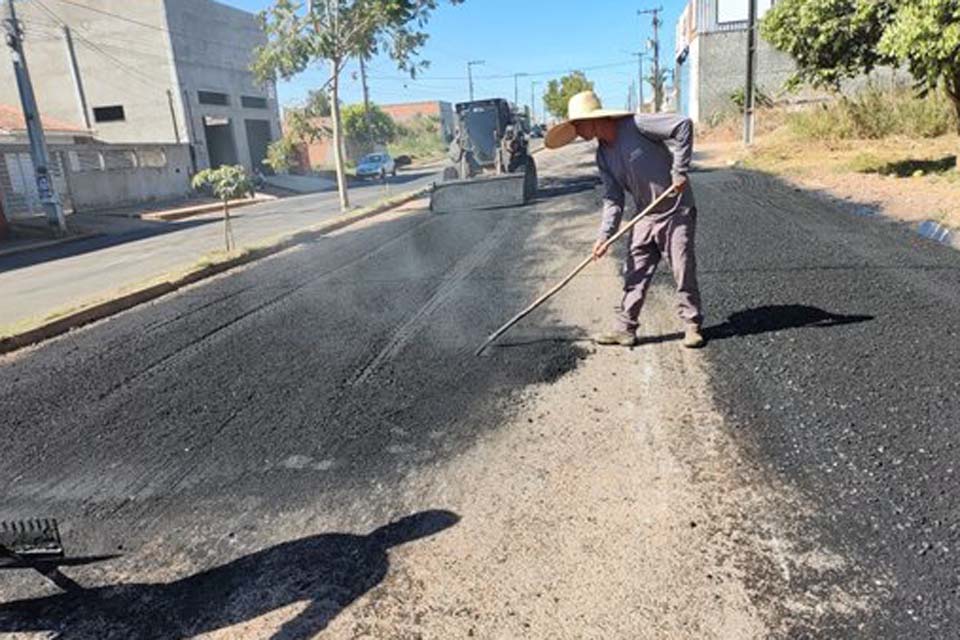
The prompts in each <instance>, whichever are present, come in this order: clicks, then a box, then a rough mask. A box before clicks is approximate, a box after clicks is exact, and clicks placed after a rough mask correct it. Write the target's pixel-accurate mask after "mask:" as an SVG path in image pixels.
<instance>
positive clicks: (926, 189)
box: [697, 109, 960, 228]
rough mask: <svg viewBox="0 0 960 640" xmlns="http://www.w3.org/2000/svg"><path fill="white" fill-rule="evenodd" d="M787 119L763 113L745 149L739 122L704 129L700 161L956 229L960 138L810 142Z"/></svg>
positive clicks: (959, 202) (778, 113)
mask: <svg viewBox="0 0 960 640" xmlns="http://www.w3.org/2000/svg"><path fill="white" fill-rule="evenodd" d="M791 117H792V116H791V114H790V113H787V112H784V111H783V110H782V109H781V110H776V109H775V110H764V111H761V112H760V113H759V114H758V118H757V138H756V143H755V144H754V145H753V146H752V147H751V148H750V149H747V148H745V147H744V146H743V145H742V144H741V143H740V139H741V136H742V121H740V120H739V119H737V120H728V121H726V122H723V123H720V124H718V125H717V126H715V127H712V128H709V129H707V130H704V131H703V132H701V134H700V135H699V136H698V145H697V147H698V161H699V162H700V163H701V164H703V165H706V166H733V165H735V166H739V167H743V168H747V169H751V170H755V171H762V172H765V173H771V174H774V175H778V176H782V177H784V178H787V179H789V180H790V181H792V182H794V183H796V184H797V185H798V186H800V187H805V188H811V189H821V190H826V191H828V192H830V193H831V194H833V195H835V196H837V197H840V198H844V199H847V200H851V201H854V202H861V203H863V204H867V205H869V206H873V207H876V208H877V209H879V210H880V211H881V212H882V213H883V214H885V215H888V216H891V217H894V218H897V219H900V220H904V221H910V222H913V221H917V220H927V219H933V220H937V221H939V222H942V223H945V224H947V225H949V226H951V227H954V228H960V170H958V169H957V166H956V158H957V156H958V155H960V136H957V135H956V134H948V135H941V136H938V137H933V138H918V137H907V136H903V135H897V136H888V137H883V138H879V139H847V138H834V139H831V138H829V137H823V138H811V137H807V136H805V135H804V134H801V133H799V132H798V131H797V128H796V127H794V126H791V125H790V118H791Z"/></svg>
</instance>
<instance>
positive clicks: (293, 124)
mask: <svg viewBox="0 0 960 640" xmlns="http://www.w3.org/2000/svg"><path fill="white" fill-rule="evenodd" d="M331 112H332V109H331V108H330V99H329V98H328V97H327V93H326V91H323V90H314V91H310V92H309V93H308V94H307V100H306V102H305V103H304V104H303V106H299V107H291V108H288V109H287V112H286V122H285V123H284V131H283V136H282V137H281V138H280V139H278V140H274V141H273V142H271V143H270V145H269V146H268V147H267V158H266V160H264V161H263V163H264V164H265V165H267V166H268V167H270V168H271V169H273V170H274V171H288V170H289V169H290V167H291V166H292V165H293V163H294V161H295V160H296V157H297V154H298V149H299V145H301V144H304V143H305V144H310V143H312V142H316V141H317V140H320V139H321V138H328V137H330V134H331V133H332V132H331V129H330V127H329V126H327V125H326V124H325V121H326V118H329V117H330V113H331Z"/></svg>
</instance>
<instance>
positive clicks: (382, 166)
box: [357, 151, 397, 178]
mask: <svg viewBox="0 0 960 640" xmlns="http://www.w3.org/2000/svg"><path fill="white" fill-rule="evenodd" d="M387 175H391V176H395V175H397V164H396V163H395V162H394V161H393V158H392V157H390V154H389V153H386V152H384V151H380V152H378V153H368V154H367V155H365V156H363V157H362V158H360V162H359V163H357V177H358V178H383V177H386V176H387Z"/></svg>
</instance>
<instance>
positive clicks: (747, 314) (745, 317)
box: [639, 304, 873, 345]
mask: <svg viewBox="0 0 960 640" xmlns="http://www.w3.org/2000/svg"><path fill="white" fill-rule="evenodd" d="M869 320H873V316H866V315H843V314H839V313H830V312H829V311H824V310H823V309H820V308H818V307H811V306H807V305H802V304H780V305H769V306H764V307H756V308H753V309H745V310H743V311H737V312H736V313H732V314H730V316H729V317H728V318H727V319H726V321H724V322H722V323H720V324H717V325H711V326H707V327H704V329H703V336H704V337H705V338H706V339H707V340H723V339H725V338H734V337H744V336H752V335H757V334H760V333H770V332H773V331H784V330H786V329H801V328H804V327H835V326H838V325H844V324H854V323H858V322H867V321H869ZM682 338H683V333H681V332H679V331H678V332H675V333H668V334H664V335H659V336H642V337H641V338H640V340H639V344H641V345H644V344H657V343H661V342H673V341H676V340H680V339H682Z"/></svg>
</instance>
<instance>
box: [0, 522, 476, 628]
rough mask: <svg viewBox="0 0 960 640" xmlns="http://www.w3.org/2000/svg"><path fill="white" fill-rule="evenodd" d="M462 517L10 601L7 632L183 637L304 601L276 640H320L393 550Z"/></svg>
mask: <svg viewBox="0 0 960 640" xmlns="http://www.w3.org/2000/svg"><path fill="white" fill-rule="evenodd" d="M459 519H460V518H459V516H457V515H456V514H454V513H451V512H449V511H424V512H420V513H417V514H414V515H411V516H408V517H406V518H402V519H400V520H397V521H396V522H392V523H390V524H387V525H384V526H382V527H380V528H378V529H376V530H374V531H373V532H371V533H370V534H368V535H351V534H340V533H332V534H323V535H317V536H312V537H308V538H301V539H299V540H294V541H292V542H286V543H283V544H280V545H277V546H274V547H270V548H268V549H265V550H263V551H259V552H257V553H254V554H251V555H248V556H244V557H242V558H239V559H237V560H234V561H233V562H230V563H227V564H224V565H222V566H219V567H215V568H213V569H210V570H208V571H204V572H202V573H198V574H195V575H192V576H189V577H186V578H182V579H180V580H176V581H174V582H170V583H166V584H119V585H112V586H106V587H97V588H93V589H83V590H80V591H73V592H69V593H62V594H58V595H54V596H48V597H44V598H35V599H31V600H20V601H16V602H10V603H3V604H0V634H2V633H3V632H47V633H50V632H54V633H55V634H56V635H54V636H53V637H56V638H64V639H68V638H99V637H112V638H114V637H115V638H182V637H187V636H194V635H198V634H201V633H205V632H209V631H214V630H216V629H223V628H225V627H230V626H232V625H236V624H240V623H243V622H247V621H249V620H252V619H254V618H257V617H259V616H262V615H264V614H266V613H269V612H271V611H274V610H276V609H279V608H281V607H286V606H288V605H292V604H295V603H300V604H302V605H304V607H305V608H303V609H302V611H299V613H296V615H294V614H293V613H291V614H290V615H291V616H293V617H292V618H291V619H290V620H288V621H287V622H285V623H283V624H282V626H281V627H280V628H279V629H278V630H277V632H276V633H275V634H274V635H273V636H272V637H273V638H275V639H280V638H283V639H285V640H294V639H299V638H312V637H313V636H314V635H315V634H316V633H318V632H320V631H321V630H323V629H324V628H325V627H326V626H327V624H328V623H329V622H330V621H331V620H332V619H333V618H334V617H336V615H337V614H338V613H340V612H341V611H342V610H343V609H344V608H345V607H347V606H348V605H349V604H350V603H351V602H353V601H354V600H356V599H357V598H358V597H360V596H361V595H363V594H364V593H366V592H367V591H368V590H370V589H371V588H373V587H374V586H376V585H377V584H379V583H380V581H381V580H383V578H384V576H385V575H386V573H387V569H388V568H389V558H388V553H387V552H388V551H389V550H390V549H391V548H392V547H396V546H398V545H401V544H404V543H406V542H411V541H413V540H417V539H419V538H424V537H426V536H430V535H433V534H435V533H438V532H440V531H443V530H444V529H447V528H448V527H451V526H453V525H454V524H456V523H457V522H458V521H459ZM260 635H262V631H261V632H260Z"/></svg>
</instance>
